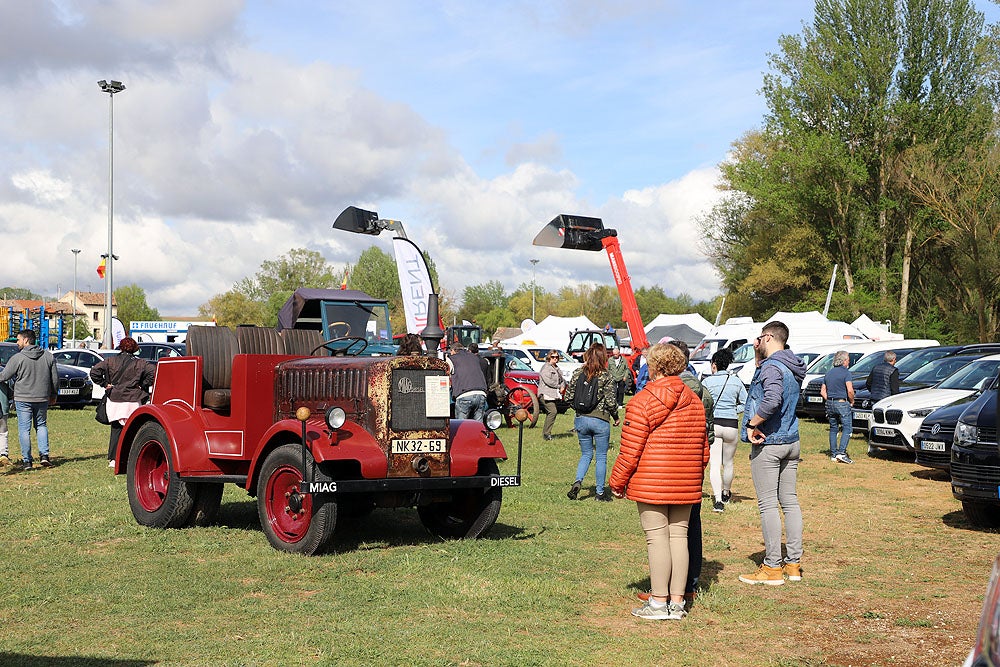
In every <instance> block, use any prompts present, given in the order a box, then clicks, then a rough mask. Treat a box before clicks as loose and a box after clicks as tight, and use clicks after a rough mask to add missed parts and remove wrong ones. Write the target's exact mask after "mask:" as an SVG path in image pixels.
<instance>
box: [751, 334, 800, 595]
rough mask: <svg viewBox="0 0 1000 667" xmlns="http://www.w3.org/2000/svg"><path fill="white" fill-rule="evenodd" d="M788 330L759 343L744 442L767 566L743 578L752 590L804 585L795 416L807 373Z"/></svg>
mask: <svg viewBox="0 0 1000 667" xmlns="http://www.w3.org/2000/svg"><path fill="white" fill-rule="evenodd" d="M787 342H788V327H787V326H785V324H784V323H782V322H778V321H772V322H768V323H767V324H765V325H764V328H763V329H762V330H761V332H760V335H759V336H757V339H756V341H755V342H754V348H755V350H756V351H757V352H758V355H759V357H762V358H763V360H762V361H761V364H760V366H759V367H758V369H757V372H756V373H755V374H754V376H753V380H752V381H751V382H750V390H749V392H748V396H747V402H746V409H745V411H744V413H743V428H742V429H741V436H742V439H743V441H744V442H749V443H750V445H751V446H750V475H751V477H753V485H754V488H755V489H756V491H757V507H758V509H759V510H760V526H761V532H762V533H763V534H764V562H763V563H762V564H761V566H760V568H759V569H758V570H757V571H756V572H754V573H753V574H745V575H740V581H742V582H744V583H747V584H766V585H769V586H778V585H781V584H783V583H785V578H784V575H788V580H789V581H801V579H802V568H801V564H800V559H801V558H802V510H801V509H800V508H799V499H798V496H797V495H796V490H795V484H796V475H797V472H798V465H799V420H798V418H797V417H796V416H795V404H796V403H797V402H798V398H799V391H800V388H801V385H802V378H804V377H805V374H806V367H805V364H803V363H802V360H801V359H799V358H798V357H796V356H795V355H794V354H793V353H792V351H791V350H788V349H786V348H785V345H786V343H787ZM779 505H780V506H781V512H782V513H783V514H784V515H785V536H786V551H787V558H785V559H784V560H782V558H781V515H780V514H779V513H778V506H779Z"/></svg>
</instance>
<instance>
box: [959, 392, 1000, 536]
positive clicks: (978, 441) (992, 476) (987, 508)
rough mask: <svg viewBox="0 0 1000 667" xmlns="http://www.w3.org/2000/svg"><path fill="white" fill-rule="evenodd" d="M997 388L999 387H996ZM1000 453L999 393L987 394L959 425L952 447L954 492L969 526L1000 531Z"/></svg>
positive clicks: (970, 408)
mask: <svg viewBox="0 0 1000 667" xmlns="http://www.w3.org/2000/svg"><path fill="white" fill-rule="evenodd" d="M994 386H995V385H994ZM998 489H1000V450H998V448H997V390H996V388H993V389H988V390H986V391H984V392H983V393H982V394H981V395H980V396H979V397H978V398H977V399H976V400H975V401H973V402H972V403H970V404H969V406H968V407H967V408H966V409H965V412H963V413H962V416H961V417H959V419H958V424H957V425H956V426H955V440H954V442H953V443H952V445H951V493H952V495H953V496H955V498H956V499H958V500H959V501H960V502H961V503H962V512H963V513H964V514H965V518H966V519H968V521H969V523H971V524H973V525H975V526H979V527H982V528H1000V496H998V492H997V490H998Z"/></svg>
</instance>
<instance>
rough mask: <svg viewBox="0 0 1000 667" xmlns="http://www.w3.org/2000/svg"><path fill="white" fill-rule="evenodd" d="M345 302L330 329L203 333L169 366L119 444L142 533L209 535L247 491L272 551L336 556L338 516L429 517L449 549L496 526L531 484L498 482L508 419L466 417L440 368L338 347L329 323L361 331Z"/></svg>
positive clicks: (352, 345) (325, 309)
mask: <svg viewBox="0 0 1000 667" xmlns="http://www.w3.org/2000/svg"><path fill="white" fill-rule="evenodd" d="M354 301H355V304H354V305H351V304H347V305H350V306H351V307H352V308H354V307H357V303H356V302H357V299H356V298H355V299H354ZM340 305H344V304H340ZM337 306H338V304H337V303H336V302H335V301H330V302H326V303H323V304H321V311H322V313H323V317H322V320H323V326H322V329H321V328H320V326H319V324H318V323H317V326H316V328H314V329H313V328H311V329H297V328H286V329H283V330H281V331H278V330H277V329H268V328H262V327H237V328H236V329H235V330H233V329H229V328H226V327H210V326H205V327H191V329H190V330H189V332H188V338H187V355H186V356H183V357H175V358H167V359H162V360H161V361H160V362H159V364H158V365H157V369H156V381H155V384H154V386H153V391H152V397H151V401H150V402H149V403H148V404H147V405H144V406H142V407H140V408H139V409H138V410H137V411H136V412H135V413H134V414H133V415H132V416H131V417H130V418H129V420H128V422H127V423H126V425H125V427H124V429H123V433H122V437H121V439H120V441H119V444H118V453H117V456H116V458H115V473H116V474H126V475H127V480H128V499H129V505H130V507H131V509H132V513H133V515H134V516H135V518H136V521H138V522H139V523H140V524H141V525H144V526H151V527H158V528H174V527H182V526H196V525H206V524H208V523H211V522H212V521H213V519H214V517H215V516H216V514H217V513H218V511H219V508H220V504H221V498H222V490H223V485H224V484H226V483H233V484H237V485H239V486H241V487H243V488H244V489H246V491H247V492H248V493H249V494H250V495H252V496H256V501H257V510H258V514H259V516H260V522H261V526H262V528H263V531H264V533H265V535H266V536H267V538H268V540H269V541H270V543H271V544H272V545H273V546H274V547H275V548H277V549H280V550H284V551H289V552H295V553H301V554H315V553H319V552H321V551H323V550H324V548H325V547H326V546H327V545H328V543H329V542H330V539H331V536H332V535H333V532H334V528H335V527H336V524H337V518H338V515H344V514H346V515H350V516H363V515H364V514H365V513H366V512H368V511H370V510H372V509H374V508H376V507H397V508H398V507H415V508H416V509H417V513H418V515H419V517H420V520H421V522H422V523H423V524H424V525H425V526H426V528H427V529H428V530H429V531H430V532H431V533H433V534H435V535H438V536H440V537H444V538H475V537H479V536H481V535H483V534H485V533H486V532H487V531H488V530H489V529H490V528H491V527H492V526H493V524H494V523H495V522H496V520H497V517H498V515H499V512H500V506H501V503H502V498H503V496H502V490H503V487H505V486H519V485H520V474H519V473H520V461H518V474H517V475H500V473H499V467H498V465H497V464H498V462H499V461H503V460H506V458H507V453H506V451H505V449H504V446H503V444H502V443H501V442H500V440H499V438H498V437H497V435H496V433H495V432H494V429H495V428H497V427H499V425H500V422H501V419H500V415H499V414H498V413H493V414H491V415H490V416H489V417H488V418H487V419H486V420H484V422H488V423H489V426H487V425H486V423H484V422H479V421H473V420H456V419H451V418H450V417H449V416H448V406H447V403H448V399H447V395H448V377H449V376H448V367H447V364H446V363H445V362H444V361H443V360H441V359H438V358H436V357H433V356H399V357H397V356H386V355H380V356H365V355H364V354H363V350H364V348H365V346H366V344H367V343H366V340H365V338H364V337H363V336H357V337H347V338H343V337H341V338H336V339H328V340H326V341H324V340H323V338H322V335H321V333H320V331H321V330H327V327H328V324H326V319H327V316H328V315H329V317H330V318H336V319H335V320H332V321H335V322H351V321H352V319H351V317H348V316H347V315H345V314H344V313H343V312H338V310H337ZM360 307H361V308H362V309H363V310H367V311H373V310H374V309H372V308H371V307H370V304H369V305H364V304H362V305H361V306H360ZM353 314H355V313H348V315H352V316H353ZM371 314H372V316H375V313H374V312H372V313H371ZM361 331H364V327H363V326H362V327H361ZM390 338H391V337H390Z"/></svg>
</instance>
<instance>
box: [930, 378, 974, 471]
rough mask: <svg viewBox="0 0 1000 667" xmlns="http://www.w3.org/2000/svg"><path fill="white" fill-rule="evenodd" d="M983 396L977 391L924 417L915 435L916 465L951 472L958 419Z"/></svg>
mask: <svg viewBox="0 0 1000 667" xmlns="http://www.w3.org/2000/svg"><path fill="white" fill-rule="evenodd" d="M981 394H982V392H979V391H977V392H976V393H974V394H971V395H969V396H966V397H965V398H963V399H961V400H958V401H955V402H954V403H952V404H951V405H946V406H944V407H943V408H938V409H937V410H935V411H934V412H932V413H930V414H929V415H927V416H926V417H924V421H922V422H921V423H920V430H919V431H917V432H916V433H915V434H913V451H914V455H913V460H914V463H917V464H918V465H922V466H925V467H927V468H936V469H938V470H946V471H949V472H950V471H951V445H952V442H953V441H954V439H955V426H956V425H957V424H958V418H959V417H961V416H962V413H963V412H965V409H966V408H967V407H969V403H972V402H973V401H974V400H976V399H977V398H979V396H980V395H981Z"/></svg>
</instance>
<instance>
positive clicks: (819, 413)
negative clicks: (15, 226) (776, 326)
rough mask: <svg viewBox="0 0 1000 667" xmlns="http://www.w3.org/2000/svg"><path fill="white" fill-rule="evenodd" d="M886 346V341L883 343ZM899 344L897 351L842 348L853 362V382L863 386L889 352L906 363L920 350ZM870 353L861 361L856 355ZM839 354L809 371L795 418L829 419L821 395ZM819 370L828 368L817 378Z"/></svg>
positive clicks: (861, 345) (862, 346)
mask: <svg viewBox="0 0 1000 667" xmlns="http://www.w3.org/2000/svg"><path fill="white" fill-rule="evenodd" d="M882 342H883V343H884V342H885V341H882ZM893 342H895V343H896V347H882V348H881V349H876V350H870V345H869V344H868V343H859V344H855V345H854V346H852V347H850V348H847V347H842V348H840V349H842V350H846V351H847V353H848V357H849V359H851V362H850V365H849V366H848V370H849V371H851V378H852V379H853V381H854V382H855V383H857V382H859V381H860V382H861V383H862V384H863V383H864V381H865V380H866V379H868V375H869V374H870V373H871V371H872V368H874V367H875V365H876V364H878V363H880V362H881V361H882V360H883V359H884V358H885V357H884V355H885V352H886V350H889V349H891V350H892V351H893V352H895V353H896V358H897V359H903V358H904V357H906V355H908V354H909V353H910V352H913V351H914V350H916V349H918V348H917V347H914V346H903V345H900V343H901V341H893ZM866 349H867V350H870V351H869V352H867V353H865V354H863V355H862V356H860V357H855V354H856V353H857V352H862V351H864V350H866ZM835 354H836V353H835V352H833V353H829V354H826V355H824V356H823V357H820V359H818V360H817V361H816V362H815V363H813V365H812V366H810V367H809V368H808V369H806V377H812V378H813V379H812V380H810V381H809V382H808V383H805V381H803V385H802V386H803V389H802V394H801V400H800V402H799V405H798V407H797V408H796V414H799V415H800V416H803V417H812V418H813V419H817V420H819V421H824V420H825V419H826V402H825V401H824V400H823V396H822V394H821V393H820V392H821V388H822V386H823V377H824V376H825V375H826V373H827V372H828V371H829V370H830V369H831V368H833V357H834V355H835ZM817 366H819V367H821V368H826V370H824V371H823V372H822V373H821V374H819V375H816V374H815V372H814V371H816V370H818V369H817Z"/></svg>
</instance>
